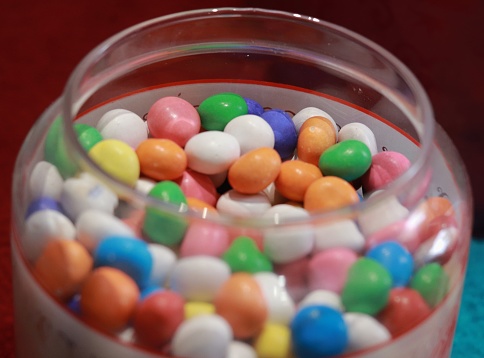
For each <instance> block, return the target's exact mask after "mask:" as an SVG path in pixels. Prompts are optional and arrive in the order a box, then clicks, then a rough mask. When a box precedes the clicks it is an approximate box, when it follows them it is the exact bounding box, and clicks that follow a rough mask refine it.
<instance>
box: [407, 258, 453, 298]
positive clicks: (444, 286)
mask: <svg viewBox="0 0 484 358" xmlns="http://www.w3.org/2000/svg"><path fill="white" fill-rule="evenodd" d="M410 287H411V288H413V289H414V290H416V291H417V292H419V293H420V294H421V295H422V297H423V299H424V300H425V302H427V304H428V305H429V306H430V308H434V307H435V306H437V305H438V304H439V303H440V301H442V299H443V298H444V297H445V295H446V294H447V291H448V290H449V276H447V273H446V272H445V271H444V269H443V268H442V266H441V265H439V264H438V263H435V262H434V263H430V264H427V265H425V266H422V267H421V268H420V269H419V270H418V271H417V272H416V273H415V275H414V276H413V278H412V280H411V281H410Z"/></svg>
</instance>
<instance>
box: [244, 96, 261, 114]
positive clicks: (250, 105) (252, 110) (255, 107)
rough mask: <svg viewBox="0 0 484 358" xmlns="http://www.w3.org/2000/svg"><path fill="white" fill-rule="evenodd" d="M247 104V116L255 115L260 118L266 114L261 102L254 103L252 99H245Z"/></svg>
mask: <svg viewBox="0 0 484 358" xmlns="http://www.w3.org/2000/svg"><path fill="white" fill-rule="evenodd" d="M244 100H245V103H247V109H248V111H247V114H255V115H256V116H260V115H261V114H262V113H264V108H262V106H261V105H260V104H259V102H256V101H254V100H253V99H252V98H247V97H244Z"/></svg>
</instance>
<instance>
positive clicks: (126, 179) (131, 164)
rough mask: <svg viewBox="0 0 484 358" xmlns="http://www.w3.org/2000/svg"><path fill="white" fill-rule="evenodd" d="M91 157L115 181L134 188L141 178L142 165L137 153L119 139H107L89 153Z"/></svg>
mask: <svg viewBox="0 0 484 358" xmlns="http://www.w3.org/2000/svg"><path fill="white" fill-rule="evenodd" d="M89 156H90V157H91V158H92V160H93V161H95V162H96V163H97V164H98V165H99V166H100V167H101V168H102V169H103V170H104V171H105V172H106V173H108V174H109V175H111V176H112V177H114V178H115V179H117V180H119V181H121V182H123V183H125V184H127V185H129V186H134V185H135V184H136V181H137V180H138V178H139V174H140V164H139V160H138V156H137V155H136V153H135V151H134V150H133V149H132V148H131V147H130V146H129V145H128V144H126V143H124V142H122V141H120V140H118V139H105V140H102V141H100V142H98V143H97V144H96V145H95V146H94V147H92V148H91V150H90V151H89Z"/></svg>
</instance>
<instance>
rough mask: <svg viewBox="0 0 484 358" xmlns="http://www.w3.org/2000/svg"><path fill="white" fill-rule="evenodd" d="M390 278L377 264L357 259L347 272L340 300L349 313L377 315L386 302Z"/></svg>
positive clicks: (372, 261) (366, 259) (390, 284)
mask: <svg viewBox="0 0 484 358" xmlns="http://www.w3.org/2000/svg"><path fill="white" fill-rule="evenodd" d="M391 286H392V278H391V276H390V274H389V273H388V271H387V270H386V269H385V268H384V267H383V266H382V265H380V264H379V263H378V262H376V261H374V260H372V259H369V258H365V257H363V258H360V259H358V260H357V261H356V262H355V263H354V264H353V265H352V266H351V267H350V269H349V271H348V279H347V281H346V284H345V286H344V288H343V291H342V293H341V300H342V302H343V305H344V306H345V308H346V311H349V312H361V313H366V314H369V315H374V314H377V313H378V312H379V311H381V310H382V309H383V308H384V307H385V305H386V304H387V302H388V297H389V294H390V289H391Z"/></svg>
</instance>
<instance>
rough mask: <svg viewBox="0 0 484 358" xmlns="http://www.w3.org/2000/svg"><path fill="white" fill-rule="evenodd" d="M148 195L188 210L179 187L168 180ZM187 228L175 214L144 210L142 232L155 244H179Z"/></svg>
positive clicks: (154, 209)
mask: <svg viewBox="0 0 484 358" xmlns="http://www.w3.org/2000/svg"><path fill="white" fill-rule="evenodd" d="M148 195H149V196H151V197H153V198H157V199H160V200H161V201H164V202H166V203H170V204H174V205H178V206H180V207H184V208H188V206H187V199H186V197H185V194H183V191H182V190H181V188H180V186H179V185H178V184H176V183H175V182H172V181H169V180H165V181H162V182H159V183H158V184H156V185H155V186H154V187H153V188H152V189H151V190H150V192H149V193H148ZM187 226H188V224H187V222H186V221H185V220H183V219H182V218H180V217H178V216H177V215H175V214H172V213H170V212H168V211H162V210H160V209H157V208H154V207H148V208H146V212H145V217H144V221H143V232H144V233H145V234H146V235H147V236H148V237H149V238H150V239H151V240H152V241H154V242H156V243H159V244H163V245H166V246H173V245H176V244H178V243H180V241H181V240H182V239H183V236H184V235H185V231H186V229H187Z"/></svg>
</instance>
